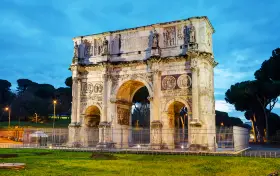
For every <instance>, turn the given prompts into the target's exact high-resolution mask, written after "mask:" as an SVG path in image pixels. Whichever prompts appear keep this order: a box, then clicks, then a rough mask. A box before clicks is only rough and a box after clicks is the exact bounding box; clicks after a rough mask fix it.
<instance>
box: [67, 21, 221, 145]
mask: <svg viewBox="0 0 280 176" xmlns="http://www.w3.org/2000/svg"><path fill="white" fill-rule="evenodd" d="M213 32H214V29H213V27H212V26H211V24H210V22H209V20H208V19H207V18H205V17H200V18H190V19H188V20H182V21H175V22H168V23H162V24H155V25H149V26H145V27H140V28H135V29H127V30H121V31H113V32H105V33H101V34H96V35H89V36H84V37H76V38H74V39H73V41H74V58H76V57H78V59H74V62H73V63H72V65H71V67H70V69H71V71H72V77H73V80H74V81H73V102H72V120H71V124H72V126H71V125H70V127H69V132H70V135H69V141H71V142H73V141H81V139H82V137H79V136H83V135H84V134H83V133H84V132H85V131H86V130H78V128H81V129H84V128H88V127H86V124H85V123H84V122H85V120H83V119H85V118H88V117H89V114H86V109H88V108H89V107H91V106H95V107H97V108H98V109H99V111H100V114H99V115H100V122H101V123H102V124H104V123H105V124H107V125H105V126H104V125H100V127H99V128H101V129H104V128H106V130H100V131H99V136H100V138H101V137H102V139H99V141H102V143H104V142H115V143H119V142H120V140H122V142H124V141H126V142H128V141H127V140H128V136H129V134H128V133H129V130H128V128H129V126H130V125H131V119H130V111H131V101H132V98H133V95H134V93H135V92H136V91H137V90H138V89H140V88H141V87H143V86H146V87H147V89H148V91H149V101H150V118H151V119H150V121H151V124H157V125H151V126H154V128H153V129H152V130H151V144H152V145H151V146H156V147H158V145H161V144H169V146H171V147H170V148H173V147H172V143H173V144H174V136H172V134H173V132H174V130H173V128H172V127H170V126H169V125H168V123H169V120H168V119H170V117H169V116H170V114H168V113H167V112H168V108H169V106H170V105H171V104H172V103H173V102H174V101H178V102H181V103H183V104H184V105H185V106H186V107H187V109H188V112H189V119H188V120H189V127H188V129H189V137H188V138H189V144H201V145H205V146H207V147H208V148H209V149H210V150H212V149H213V147H214V143H213V140H214V137H215V114H214V113H215V102H214V74H213V67H214V66H215V65H216V64H217V63H216V62H215V61H214V58H213V52H212V34H213ZM91 115H92V114H91ZM159 124H161V125H159ZM77 125H81V126H80V127H78V126H77ZM73 126H75V127H73ZM108 128H109V129H110V130H109V131H110V132H106V134H105V132H104V131H108ZM119 129H123V131H122V135H123V136H122V137H120V135H119V133H117V132H114V130H119ZM194 129H195V130H196V131H199V133H192V132H193V131H194ZM161 130H166V131H168V130H169V131H170V133H168V134H167V133H161ZM126 133H127V134H126ZM74 136H75V139H74ZM124 136H127V139H126V137H125V139H124ZM83 140H84V138H83ZM157 144H158V145H157ZM123 147H124V146H123Z"/></svg>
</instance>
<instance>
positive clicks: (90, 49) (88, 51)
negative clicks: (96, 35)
mask: <svg viewBox="0 0 280 176" xmlns="http://www.w3.org/2000/svg"><path fill="white" fill-rule="evenodd" d="M84 44H85V57H91V56H93V45H92V42H91V41H88V40H84Z"/></svg>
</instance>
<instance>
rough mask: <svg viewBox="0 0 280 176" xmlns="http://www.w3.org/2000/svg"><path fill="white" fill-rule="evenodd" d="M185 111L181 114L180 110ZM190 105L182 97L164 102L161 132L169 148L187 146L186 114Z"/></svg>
mask: <svg viewBox="0 0 280 176" xmlns="http://www.w3.org/2000/svg"><path fill="white" fill-rule="evenodd" d="M183 110H184V111H185V112H186V113H183V114H182V111H183ZM187 112H190V106H189V104H188V103H187V101H185V100H184V99H183V98H174V99H172V100H170V101H169V102H167V103H166V105H165V107H164V114H165V116H163V119H162V121H163V128H164V130H165V131H166V134H163V140H164V141H165V142H164V143H165V144H166V145H167V146H166V147H167V148H169V149H174V148H182V147H186V146H187V140H188V116H187Z"/></svg>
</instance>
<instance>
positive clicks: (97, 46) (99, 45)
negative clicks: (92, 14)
mask: <svg viewBox="0 0 280 176" xmlns="http://www.w3.org/2000/svg"><path fill="white" fill-rule="evenodd" d="M102 51H103V41H102V39H101V38H98V39H94V56H100V55H101V54H102Z"/></svg>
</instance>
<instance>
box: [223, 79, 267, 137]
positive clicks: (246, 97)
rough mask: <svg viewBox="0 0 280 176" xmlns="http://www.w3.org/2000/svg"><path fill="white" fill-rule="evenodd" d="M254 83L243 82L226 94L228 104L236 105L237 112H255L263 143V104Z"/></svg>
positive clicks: (235, 85)
mask: <svg viewBox="0 0 280 176" xmlns="http://www.w3.org/2000/svg"><path fill="white" fill-rule="evenodd" d="M256 85H257V83H255V82H254V81H243V82H240V83H236V84H234V85H231V87H230V89H228V90H227V91H226V93H225V100H226V102H228V103H230V104H232V105H234V107H235V109H236V110H237V111H241V112H246V111H250V112H254V113H255V117H256V126H257V127H258V130H259V132H260V137H261V141H262V140H263V136H264V122H265V121H264V120H263V109H262V104H261V103H260V102H259V101H258V100H257V97H258V94H257V92H256V90H259V88H258V87H254V86H256Z"/></svg>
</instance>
